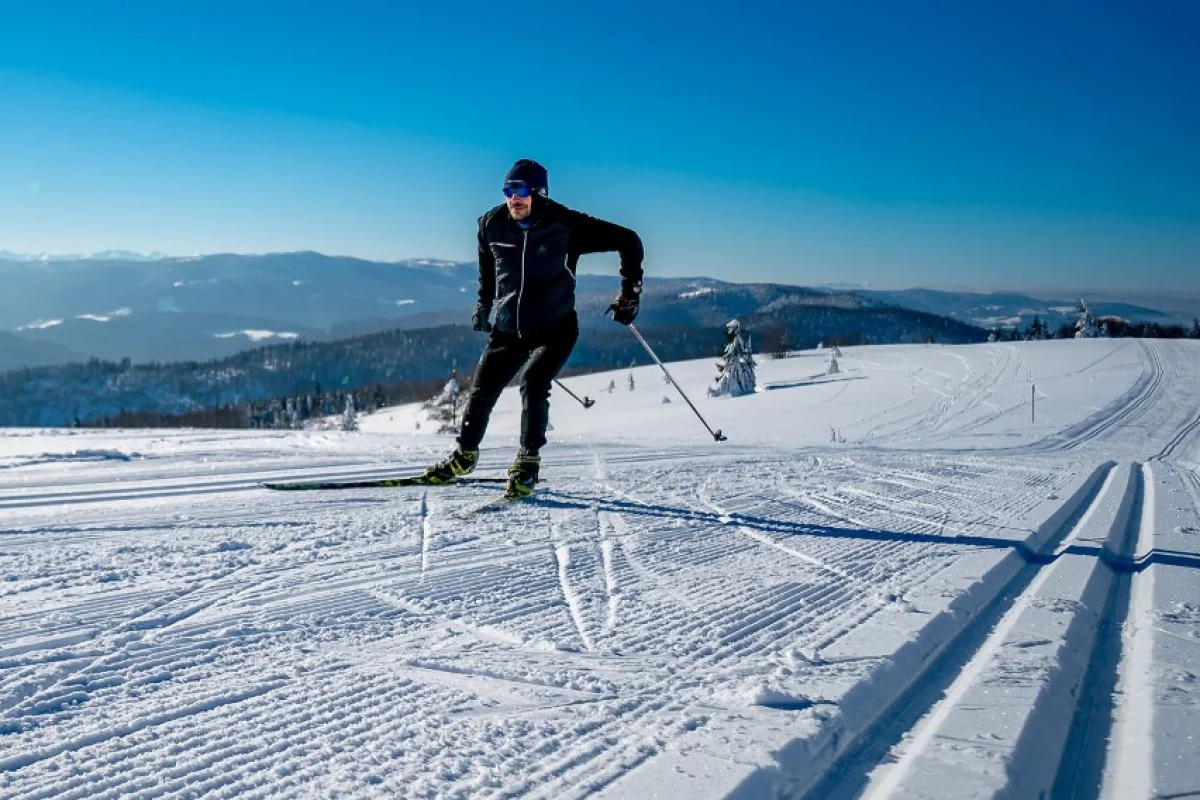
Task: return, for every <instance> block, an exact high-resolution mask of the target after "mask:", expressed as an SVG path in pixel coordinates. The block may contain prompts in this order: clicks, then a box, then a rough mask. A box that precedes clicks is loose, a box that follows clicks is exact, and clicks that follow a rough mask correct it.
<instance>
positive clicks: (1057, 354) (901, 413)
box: [0, 340, 1200, 800]
mask: <svg viewBox="0 0 1200 800" xmlns="http://www.w3.org/2000/svg"><path fill="white" fill-rule="evenodd" d="M827 359H828V354H827V353H824V352H819V351H805V352H801V353H797V354H796V355H795V356H794V357H792V358H788V359H784V360H778V361H772V360H760V362H759V372H758V380H759V385H760V386H759V388H760V391H758V392H756V393H755V394H753V395H749V396H745V397H740V398H709V397H707V396H706V393H705V388H706V386H707V385H708V384H709V382H710V381H711V379H712V377H713V376H714V375H715V368H714V366H713V363H712V361H711V360H706V361H698V362H688V363H682V364H673V365H670V366H671V369H672V371H673V373H674V374H675V376H676V378H677V379H678V380H679V381H680V383H681V385H682V386H683V387H684V389H685V390H686V391H688V392H689V394H690V395H691V397H692V399H693V400H694V401H695V402H696V405H697V407H698V408H699V410H700V411H701V412H702V413H703V414H704V415H705V417H706V418H707V419H708V421H709V423H710V424H711V425H712V426H713V427H715V428H721V429H722V430H723V431H724V433H725V434H726V435H727V436H728V437H729V441H727V442H721V443H717V442H714V441H713V440H712V438H711V437H710V436H709V435H708V433H707V432H706V431H705V430H704V428H703V427H702V426H701V425H700V422H699V421H698V420H697V419H696V418H695V417H694V416H693V415H692V413H691V411H690V410H689V409H688V407H687V406H686V404H684V403H683V402H682V400H681V399H680V398H679V397H678V395H677V394H676V393H675V392H674V389H673V388H672V387H670V386H668V385H666V384H665V383H664V382H663V380H662V377H661V373H659V372H658V370H657V367H651V368H637V369H635V370H634V371H633V389H632V390H630V388H629V373H628V372H627V371H621V372H617V373H611V374H607V375H588V376H580V377H575V378H569V379H567V380H566V381H564V383H565V384H566V385H567V386H568V387H569V388H571V389H572V391H574V392H576V393H577V394H579V395H581V396H583V395H587V396H589V397H591V398H594V399H595V400H596V403H595V405H594V406H593V407H592V408H591V409H587V410H585V409H583V408H582V407H581V406H579V405H578V404H576V403H575V401H574V400H572V399H570V398H569V397H567V396H566V395H565V394H563V393H561V392H559V391H557V390H556V392H555V394H554V397H553V398H552V401H553V408H552V413H551V418H552V421H553V424H554V430H553V431H552V433H551V438H552V444H551V445H550V446H548V447H547V448H546V450H545V451H544V466H543V474H544V478H545V483H544V484H543V486H542V487H540V491H539V495H538V496H537V498H536V499H535V500H534V501H531V502H529V503H528V504H524V505H520V506H515V507H509V508H504V509H501V510H499V511H482V512H480V513H476V514H473V515H472V514H470V513H467V512H469V511H470V510H471V509H475V508H478V507H480V506H481V505H482V504H484V503H486V502H488V501H489V500H490V499H492V498H494V497H495V489H493V488H490V487H487V486H480V485H475V486H456V487H446V488H441V489H421V488H411V489H390V490H387V489H368V490H355V491H350V490H343V491H334V492H326V493H303V494H298V493H271V492H268V491H265V490H262V489H260V488H258V487H257V482H258V481H259V480H262V479H265V478H268V477H270V478H282V477H299V476H346V477H348V476H370V475H385V474H394V473H397V472H399V473H406V472H409V471H412V470H414V469H417V468H418V467H420V466H421V465H424V464H426V463H428V461H429V460H431V459H433V458H436V457H439V456H441V455H442V454H444V453H445V452H447V451H448V449H449V448H450V446H451V442H450V440H449V439H448V438H446V437H437V436H433V435H430V434H429V433H428V431H429V428H430V426H429V425H428V424H423V425H422V426H421V429H418V428H417V423H418V422H420V421H421V416H420V412H419V409H418V408H417V407H416V406H405V407H398V408H393V409H386V410H384V411H381V412H378V413H376V414H375V415H372V416H370V417H366V418H363V419H362V420H360V422H361V425H362V427H363V432H360V433H349V434H343V433H332V432H320V433H318V432H310V433H302V432H244V431H238V432H220V431H191V432H188V431H184V432H161V431H125V432H122V431H111V432H77V431H68V430H7V431H4V432H3V434H0V577H2V578H3V580H0V742H2V743H3V747H0V795H3V796H4V797H6V798H9V797H11V798H32V797H46V796H79V797H101V796H188V797H209V796H211V797H230V796H248V797H314V796H319V797H327V796H338V797H343V796H345V797H395V796H406V797H511V796H521V795H529V796H535V797H548V798H549V797H552V798H570V797H582V796H598V797H605V798H607V797H612V798H629V797H637V798H642V797H668V798H689V800H695V798H707V797H741V798H760V797H809V798H836V797H853V796H867V797H872V798H882V797H935V798H957V797H966V796H970V797H990V796H997V795H1004V796H1010V797H1037V796H1039V794H1040V793H1042V792H1045V796H1050V794H1051V792H1053V796H1055V797H1058V796H1066V795H1068V794H1069V793H1070V792H1069V790H1071V789H1075V790H1076V791H1077V792H1078V793H1081V794H1084V795H1088V796H1097V795H1102V796H1106V797H1115V798H1126V797H1148V796H1151V795H1153V794H1157V795H1158V796H1184V795H1185V794H1186V793H1188V792H1192V791H1194V790H1195V787H1196V785H1197V782H1198V781H1200V766H1197V759H1196V757H1195V756H1196V754H1197V749H1196V740H1195V731H1197V730H1200V693H1198V692H1200V690H1198V689H1197V687H1196V682H1195V675H1196V674H1197V673H1198V672H1200V649H1198V648H1197V644H1198V643H1200V599H1198V598H1200V571H1198V570H1197V569H1196V568H1197V566H1200V403H1198V401H1197V399H1196V398H1198V397H1200V343H1197V342H1189V341H1139V340H1089V341H1050V342H1031V343H1020V344H994V345H972V346H959V347H946V346H890V347H864V348H843V356H842V358H840V359H839V366H840V372H839V373H838V374H828V368H827ZM610 383H611V384H612V386H613V389H612V391H611V392H610V391H609V388H608V387H609V385H610ZM664 398H667V399H669V400H670V402H664ZM1034 403H1036V406H1034ZM518 408H519V397H518V396H517V394H516V391H515V390H510V391H509V392H506V394H505V395H504V397H502V399H501V401H500V405H499V406H498V408H497V412H496V415H495V418H494V420H493V424H492V427H491V430H490V432H489V437H488V439H487V440H486V442H485V450H484V453H483V459H482V466H481V470H480V473H479V474H484V475H495V474H500V473H502V472H503V469H504V467H505V465H506V464H507V462H508V460H509V459H510V458H511V456H512V453H513V451H514V449H515V447H516V440H515V436H516V432H517V429H518ZM1110 742H1111V743H1112V744H1111V745H1110Z"/></svg>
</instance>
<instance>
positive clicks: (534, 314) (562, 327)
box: [424, 159, 642, 498]
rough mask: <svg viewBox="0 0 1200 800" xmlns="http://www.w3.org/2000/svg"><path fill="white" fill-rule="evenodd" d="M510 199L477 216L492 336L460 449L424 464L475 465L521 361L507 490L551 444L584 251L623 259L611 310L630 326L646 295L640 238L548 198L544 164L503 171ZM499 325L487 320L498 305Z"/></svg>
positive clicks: (438, 472) (482, 326)
mask: <svg viewBox="0 0 1200 800" xmlns="http://www.w3.org/2000/svg"><path fill="white" fill-rule="evenodd" d="M503 190H504V198H505V200H504V203H502V204H500V205H498V206H496V207H495V208H493V209H492V210H491V211H488V212H487V213H486V214H484V215H483V216H482V217H480V218H479V303H478V305H476V306H475V314H474V316H473V317H472V318H471V321H472V324H473V326H474V328H475V330H477V331H482V332H486V333H488V334H490V335H489V336H488V341H487V346H485V347H484V349H483V354H482V355H481V356H480V357H479V366H478V367H477V368H476V370H475V380H474V382H473V384H472V386H471V392H470V394H469V395H468V397H467V405H466V408H465V409H464V411H463V421H462V431H461V433H459V435H458V446H457V447H456V448H455V450H454V452H453V453H451V454H450V456H449V457H448V458H446V459H445V460H444V461H441V462H439V463H437V464H435V465H434V466H432V467H430V468H429V469H427V470H425V474H424V478H425V480H426V481H428V482H429V483H449V482H450V481H453V480H455V479H456V478H459V477H461V476H463V475H466V474H467V473H469V472H471V471H472V470H474V469H475V465H476V463H478V460H479V444H480V442H482V441H483V435H484V432H485V431H486V430H487V424H488V418H489V417H490V416H491V413H492V408H493V407H494V406H495V405H496V401H497V400H498V399H499V397H500V393H501V391H503V389H504V387H505V386H506V385H507V384H508V382H509V381H511V380H512V379H513V378H514V377H515V376H516V374H517V373H518V372H520V370H521V368H522V367H525V374H524V376H523V377H522V378H521V446H520V450H518V452H517V457H516V460H515V461H514V462H513V465H512V466H511V467H509V469H508V480H507V483H506V491H505V494H506V496H508V497H509V498H519V497H525V496H527V495H529V494H530V493H532V492H533V487H534V485H535V484H536V483H537V480H538V468H539V466H540V465H541V456H540V451H541V448H542V446H543V445H544V444H545V443H546V425H547V423H548V422H549V414H550V384H551V382H552V381H553V380H554V378H555V376H557V375H558V373H559V370H561V369H562V368H563V365H564V364H566V363H567V358H568V357H569V356H570V355H571V350H572V349H573V348H574V347H575V342H576V340H577V339H578V338H579V318H578V316H577V315H576V313H575V267H576V264H577V263H578V261H579V257H580V256H581V255H583V254H585V253H600V252H611V251H616V252H618V253H620V256H621V270H620V272H621V291H620V293H619V294H618V295H617V298H616V300H615V301H614V302H613V304H612V305H611V306H609V311H610V312H611V313H612V315H613V319H614V320H616V321H617V322H619V323H621V324H623V325H628V324H630V323H631V322H633V320H634V319H635V318H636V317H637V314H638V308H639V302H640V300H641V292H642V240H641V239H640V238H639V237H638V235H637V234H636V233H634V232H633V231H631V230H629V229H628V228H622V227H621V226H620V225H614V224H613V223H611V222H605V221H604V220H600V219H596V218H595V217H590V216H588V215H587V214H581V213H580V212H578V211H573V210H571V209H569V208H567V207H566V206H563V205H561V204H559V203H556V202H554V201H553V200H551V199H550V193H549V188H548V181H547V175H546V168H545V167H543V166H542V165H541V164H539V163H537V162H536V161H530V160H528V159H521V160H520V161H517V162H516V163H515V164H513V165H512V167H511V168H510V169H509V170H508V173H507V174H506V175H505V176H504V185H503ZM493 301H495V303H496V322H495V324H494V325H493V324H492V323H490V322H489V318H490V316H491V312H492V303H493Z"/></svg>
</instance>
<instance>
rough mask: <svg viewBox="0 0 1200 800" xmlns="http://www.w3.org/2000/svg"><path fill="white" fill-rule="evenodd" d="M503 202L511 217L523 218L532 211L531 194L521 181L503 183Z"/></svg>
mask: <svg viewBox="0 0 1200 800" xmlns="http://www.w3.org/2000/svg"><path fill="white" fill-rule="evenodd" d="M521 195H525V196H524V197H522V196H521ZM504 202H505V203H506V204H507V205H508V213H509V215H510V216H512V218H513V219H525V218H527V217H528V216H529V213H530V212H531V211H533V194H532V193H531V192H530V191H529V187H527V186H526V185H525V184H524V183H523V182H521V181H509V182H508V183H506V184H505V185H504Z"/></svg>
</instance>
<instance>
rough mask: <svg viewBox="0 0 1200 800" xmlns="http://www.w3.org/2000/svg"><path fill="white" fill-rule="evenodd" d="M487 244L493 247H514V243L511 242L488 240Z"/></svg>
mask: <svg viewBox="0 0 1200 800" xmlns="http://www.w3.org/2000/svg"><path fill="white" fill-rule="evenodd" d="M488 244H490V245H493V246H495V247H516V245H515V244H512V243H511V242H488Z"/></svg>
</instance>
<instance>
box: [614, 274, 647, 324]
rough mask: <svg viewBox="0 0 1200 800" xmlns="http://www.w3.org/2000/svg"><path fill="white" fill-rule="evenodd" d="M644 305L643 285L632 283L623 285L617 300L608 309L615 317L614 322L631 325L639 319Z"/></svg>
mask: <svg viewBox="0 0 1200 800" xmlns="http://www.w3.org/2000/svg"><path fill="white" fill-rule="evenodd" d="M641 304H642V285H641V284H640V283H632V284H628V285H623V286H622V287H621V293H620V294H619V295H617V299H616V300H614V301H613V304H612V305H611V306H609V307H608V310H609V313H611V314H612V315H613V321H614V322H619V323H621V324H622V325H630V324H632V323H633V321H634V320H635V319H637V315H638V309H639V308H640V307H641Z"/></svg>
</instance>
